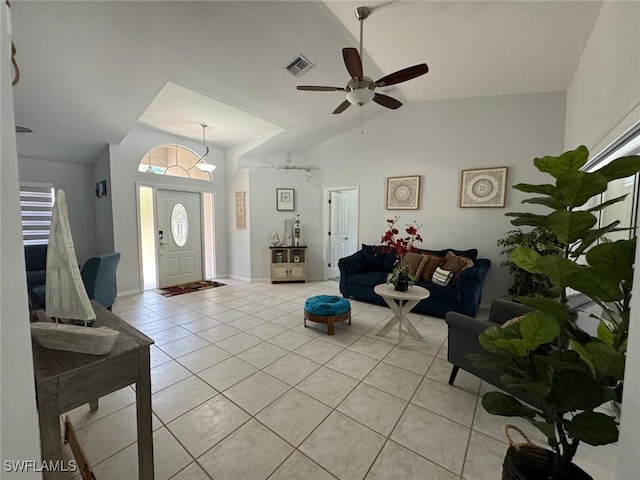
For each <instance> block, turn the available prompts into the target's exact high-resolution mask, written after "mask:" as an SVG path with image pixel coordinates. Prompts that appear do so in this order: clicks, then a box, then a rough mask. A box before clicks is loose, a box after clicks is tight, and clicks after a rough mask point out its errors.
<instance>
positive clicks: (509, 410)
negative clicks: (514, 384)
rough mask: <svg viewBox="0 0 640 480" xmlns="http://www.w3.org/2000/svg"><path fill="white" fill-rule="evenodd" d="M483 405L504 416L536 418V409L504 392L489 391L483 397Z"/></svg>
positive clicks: (490, 410) (495, 413)
mask: <svg viewBox="0 0 640 480" xmlns="http://www.w3.org/2000/svg"><path fill="white" fill-rule="evenodd" d="M482 406H483V407H484V409H485V410H486V411H487V412H489V413H490V414H492V415H501V416H503V417H524V418H535V416H536V411H535V410H533V409H532V408H529V407H527V406H525V405H523V404H522V403H520V402H519V401H518V400H516V399H515V398H514V397H512V396H511V395H507V394H506V393H502V392H488V393H485V394H484V396H483V397H482Z"/></svg>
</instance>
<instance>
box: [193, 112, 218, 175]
mask: <svg viewBox="0 0 640 480" xmlns="http://www.w3.org/2000/svg"><path fill="white" fill-rule="evenodd" d="M200 125H201V126H202V144H203V145H204V148H205V152H204V155H202V156H201V157H200V158H199V159H198V161H197V162H196V168H197V169H198V170H200V171H202V172H207V173H211V172H213V171H214V170H215V169H216V166H215V165H211V164H210V163H207V162H205V161H204V157H206V156H207V155H209V147H207V141H206V138H205V129H206V128H207V124H206V123H201V124H200Z"/></svg>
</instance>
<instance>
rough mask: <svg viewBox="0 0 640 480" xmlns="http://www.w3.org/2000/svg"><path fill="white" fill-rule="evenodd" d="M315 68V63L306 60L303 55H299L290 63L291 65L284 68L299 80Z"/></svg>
mask: <svg viewBox="0 0 640 480" xmlns="http://www.w3.org/2000/svg"><path fill="white" fill-rule="evenodd" d="M313 67H314V65H313V63H311V62H310V61H309V60H307V59H306V58H304V57H303V56H302V55H298V56H297V57H296V58H294V59H293V60H291V62H289V64H288V65H287V66H286V67H284V68H286V69H287V71H288V72H289V73H290V74H291V75H293V76H294V77H296V78H297V77H300V76H302V74H304V73H306V72H308V71H309V70H311V69H312V68H313Z"/></svg>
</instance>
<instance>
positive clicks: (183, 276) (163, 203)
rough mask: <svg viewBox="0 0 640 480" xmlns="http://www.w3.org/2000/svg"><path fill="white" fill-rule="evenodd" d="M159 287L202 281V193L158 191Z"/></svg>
mask: <svg viewBox="0 0 640 480" xmlns="http://www.w3.org/2000/svg"><path fill="white" fill-rule="evenodd" d="M156 200H157V209H156V215H157V219H156V225H157V230H158V231H157V232H156V239H157V241H158V250H157V251H158V286H159V287H160V288H167V287H173V286H175V285H182V284H184V283H190V282H196V281H198V280H202V233H201V227H200V225H201V216H200V194H199V193H191V192H178V191H173V190H158V191H157V197H156Z"/></svg>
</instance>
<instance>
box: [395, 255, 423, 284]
mask: <svg viewBox="0 0 640 480" xmlns="http://www.w3.org/2000/svg"><path fill="white" fill-rule="evenodd" d="M423 261H424V257H423V256H422V255H420V254H419V253H412V252H409V253H405V255H404V257H402V262H401V263H400V266H401V267H406V268H405V271H406V272H407V273H408V274H409V275H411V276H412V277H415V278H420V274H421V273H422V268H423V265H424V264H423Z"/></svg>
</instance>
